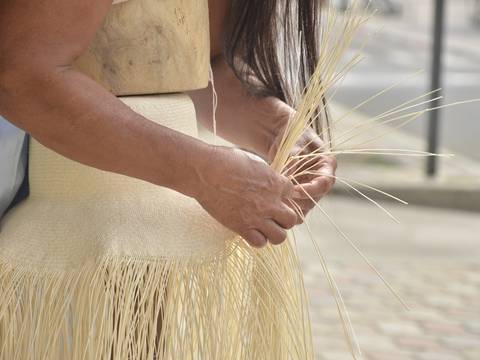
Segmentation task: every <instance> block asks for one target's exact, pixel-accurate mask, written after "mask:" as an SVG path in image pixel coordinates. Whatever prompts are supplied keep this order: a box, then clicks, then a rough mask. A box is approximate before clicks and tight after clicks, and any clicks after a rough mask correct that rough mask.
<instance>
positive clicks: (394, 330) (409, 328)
mask: <svg viewBox="0 0 480 360" xmlns="http://www.w3.org/2000/svg"><path fill="white" fill-rule="evenodd" d="M379 327H380V329H381V331H382V332H383V333H384V334H387V335H420V334H422V330H421V329H420V327H419V326H418V325H417V324H415V323H414V322H405V321H403V322H386V323H381V324H379Z"/></svg>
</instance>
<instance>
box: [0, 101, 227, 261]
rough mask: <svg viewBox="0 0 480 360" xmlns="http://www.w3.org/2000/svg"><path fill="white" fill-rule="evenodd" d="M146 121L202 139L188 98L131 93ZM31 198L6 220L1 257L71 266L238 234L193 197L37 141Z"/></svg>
mask: <svg viewBox="0 0 480 360" xmlns="http://www.w3.org/2000/svg"><path fill="white" fill-rule="evenodd" d="M122 100H123V102H124V103H126V104H127V105H128V106H130V107H131V108H132V109H133V110H135V111H136V112H138V113H140V114H142V115H144V116H145V117H146V118H148V119H150V120H152V121H155V122H158V123H160V124H162V125H164V126H167V127H169V128H171V129H174V130H177V131H180V132H182V133H184V134H187V135H190V136H197V127H196V118H195V110H194V108H193V104H192V103H191V101H190V99H189V98H188V97H187V96H186V95H161V96H142V97H125V98H122ZM29 177H30V191H31V194H30V197H29V198H28V200H27V201H25V202H23V203H21V204H20V205H19V206H17V207H16V208H14V209H13V210H12V211H11V212H10V213H9V214H8V215H7V216H6V218H5V219H4V220H3V222H2V224H1V226H2V227H1V232H0V250H1V253H0V254H1V257H2V258H3V259H8V261H10V262H14V263H22V264H29V265H31V266H34V267H36V266H51V267H54V268H59V269H65V268H71V267H76V266H80V265H82V264H83V263H84V262H85V261H86V260H87V259H91V258H92V257H93V256H96V257H98V256H102V254H103V255H114V256H117V255H128V256H143V257H153V258H168V257H182V256H190V255H193V256H196V257H203V256H207V257H208V256H210V255H212V254H218V253H221V252H222V251H223V250H224V249H225V246H226V242H227V240H231V239H232V238H233V237H234V236H235V235H234V233H233V232H231V231H230V230H228V229H226V228H225V227H223V226H222V225H221V224H220V223H218V222H217V221H216V220H215V219H213V218H212V217H211V216H209V215H208V213H207V212H206V211H205V210H203V208H202V207H201V206H200V205H199V204H198V203H197V202H196V201H195V200H194V199H192V198H190V197H187V196H184V195H183V194H181V193H178V192H176V191H173V190H170V189H167V188H163V187H159V186H156V185H153V184H151V183H148V182H145V181H142V180H138V179H134V178H130V177H127V176H123V175H119V174H114V173H111V172H107V171H102V170H98V169H96V168H92V167H89V166H86V165H83V164H80V163H78V162H75V161H72V160H70V159H67V158H65V157H63V156H61V155H59V154H57V153H55V152H54V151H52V150H50V149H48V148H46V147H44V146H43V145H41V144H40V143H39V142H37V141H35V140H34V139H32V142H31V148H30V169H29Z"/></svg>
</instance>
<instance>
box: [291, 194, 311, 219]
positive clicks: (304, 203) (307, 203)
mask: <svg viewBox="0 0 480 360" xmlns="http://www.w3.org/2000/svg"><path fill="white" fill-rule="evenodd" d="M295 202H296V203H297V204H298V206H299V207H300V209H301V210H302V214H303V216H304V217H306V216H307V215H308V213H309V212H310V211H312V209H313V208H314V207H315V202H313V201H312V200H310V199H308V200H296V201H295ZM300 220H302V219H300ZM302 222H303V220H302Z"/></svg>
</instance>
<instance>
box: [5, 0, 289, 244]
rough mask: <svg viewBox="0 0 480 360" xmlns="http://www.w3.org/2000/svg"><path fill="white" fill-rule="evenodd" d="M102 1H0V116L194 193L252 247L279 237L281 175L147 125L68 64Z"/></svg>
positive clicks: (67, 149) (64, 149)
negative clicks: (220, 185) (267, 239)
mask: <svg viewBox="0 0 480 360" xmlns="http://www.w3.org/2000/svg"><path fill="white" fill-rule="evenodd" d="M110 6H111V0H64V1H60V2H59V1H55V0H40V1H29V0H3V1H2V2H1V3H0V113H1V114H2V115H3V116H5V117H6V118H8V119H9V121H11V122H12V123H14V124H15V125H16V126H18V127H20V128H22V129H24V130H25V131H27V132H28V133H30V134H31V135H32V136H33V137H34V138H35V139H36V140H38V141H39V142H41V143H42V144H43V145H45V146H47V147H48V148H50V149H52V150H54V151H56V152H58V153H60V154H62V155H64V156H65V157H68V158H70V159H73V160H76V161H78V162H81V163H83V164H86V165H89V166H93V167H96V168H98V169H102V170H107V171H112V172H116V173H120V174H124V175H128V176H131V177H136V178H139V179H142V180H146V181H149V182H152V183H154V184H156V185H161V186H165V187H169V188H171V189H174V190H176V191H179V192H182V193H184V194H185V195H188V196H191V197H193V198H195V199H196V200H198V201H199V203H200V204H201V205H202V206H203V207H204V208H206V209H207V211H209V213H210V214H212V216H214V217H215V218H217V219H219V220H220V221H221V222H222V223H223V224H224V225H225V226H227V227H229V228H230V229H232V230H234V231H236V232H237V233H239V234H240V235H242V236H243V237H244V238H245V239H246V240H247V241H249V242H250V243H251V244H253V245H264V243H265V241H266V238H267V237H268V238H269V239H270V240H271V241H272V242H275V243H279V242H281V241H283V240H284V235H285V233H284V228H289V227H291V226H293V224H291V222H292V221H291V220H292V218H294V215H292V210H291V209H289V208H288V207H287V206H286V205H285V204H284V203H283V202H282V196H283V195H285V194H286V195H288V189H289V185H288V182H287V181H286V180H285V179H283V178H282V177H279V176H276V175H275V174H272V173H271V172H270V171H269V169H267V168H266V167H265V166H263V164H262V165H261V164H259V163H257V162H254V161H252V160H250V159H248V157H246V156H244V155H242V154H239V153H237V152H235V151H234V150H231V149H226V148H223V147H213V146H210V145H208V144H205V143H203V142H202V141H200V140H198V139H196V138H193V137H190V136H187V135H184V134H182V133H179V132H176V131H174V130H171V129H169V128H167V127H164V126H161V125H159V124H156V123H154V122H152V121H149V120H148V119H146V118H144V117H142V116H141V115H139V114H137V113H135V112H134V111H132V110H131V109H130V108H128V107H127V106H126V105H124V104H123V103H122V102H121V101H120V100H119V99H117V98H116V97H115V96H114V95H112V94H111V93H109V92H108V91H106V90H105V89H103V88H102V87H101V86H100V85H98V84H97V83H95V82H94V81H92V80H91V79H89V78H88V77H86V76H84V75H83V74H81V73H80V72H78V71H76V70H74V69H73V68H72V66H71V65H72V63H73V62H74V60H75V59H76V58H77V57H78V56H79V55H80V54H81V53H82V52H83V51H85V49H86V48H87V46H88V45H89V43H90V41H91V40H92V38H93V37H94V35H95V33H96V31H97V29H98V28H99V27H100V25H101V23H102V21H103V18H104V17H105V15H106V13H107V12H108V10H109V7H110ZM246 174H249V175H250V177H247V176H246ZM218 184H222V187H221V188H220V187H219V186H217V185H218ZM266 184H269V185H270V186H266ZM242 195H243V196H242ZM272 222H273V223H272Z"/></svg>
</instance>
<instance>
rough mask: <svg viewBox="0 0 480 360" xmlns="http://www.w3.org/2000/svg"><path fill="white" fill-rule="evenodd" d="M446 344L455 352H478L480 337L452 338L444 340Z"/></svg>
mask: <svg viewBox="0 0 480 360" xmlns="http://www.w3.org/2000/svg"><path fill="white" fill-rule="evenodd" d="M443 341H444V343H445V344H446V345H447V346H448V347H449V348H451V349H455V350H460V351H461V350H470V349H471V350H478V349H480V337H478V336H477V337H473V336H468V337H467V336H462V337H459V336H450V337H447V338H445V339H443Z"/></svg>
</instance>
